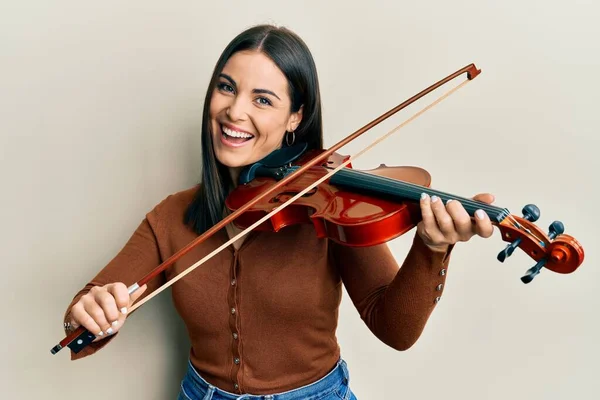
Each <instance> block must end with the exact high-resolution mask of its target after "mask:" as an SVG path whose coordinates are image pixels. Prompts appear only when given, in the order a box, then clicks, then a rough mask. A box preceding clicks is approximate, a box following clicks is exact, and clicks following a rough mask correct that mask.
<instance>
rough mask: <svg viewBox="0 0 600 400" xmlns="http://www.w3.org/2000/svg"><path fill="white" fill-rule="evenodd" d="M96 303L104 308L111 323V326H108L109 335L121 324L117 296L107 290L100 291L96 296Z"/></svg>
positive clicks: (105, 314) (107, 319)
mask: <svg viewBox="0 0 600 400" xmlns="http://www.w3.org/2000/svg"><path fill="white" fill-rule="evenodd" d="M95 300H96V303H97V304H98V305H99V306H100V308H102V311H103V312H104V316H105V318H106V321H107V322H108V323H110V326H109V327H108V328H106V333H108V334H109V335H110V334H111V333H113V331H114V328H115V327H116V326H117V325H119V321H118V319H119V315H120V314H119V310H117V303H116V302H115V298H114V297H113V295H112V294H111V293H109V292H108V291H107V290H103V291H101V292H98V293H97V294H96V297H95Z"/></svg>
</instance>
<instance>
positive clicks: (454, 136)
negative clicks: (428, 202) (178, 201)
mask: <svg viewBox="0 0 600 400" xmlns="http://www.w3.org/2000/svg"><path fill="white" fill-rule="evenodd" d="M598 15H600V5H599V3H598V2H593V1H564V0H561V1H533V0H519V1H517V0H506V1H501V2H500V1H492V0H487V1H481V0H478V1H474V0H469V1H458V2H457V1H453V2H445V1H437V2H432V1H410V2H409V1H388V2H383V1H374V0H372V1H368V2H364V1H360V2H350V1H310V2H308V1H302V2H282V1H260V2H241V1H240V2H216V1H215V2H201V1H176V2H167V1H162V2H161V1H150V0H145V1H126V2H121V1H102V2H93V3H92V2H76V1H52V2H50V1H12V2H4V4H3V5H2V7H1V11H0V89H1V91H0V115H1V118H0V128H1V129H0V167H1V168H0V178H1V190H2V195H1V196H0V201H1V207H0V217H1V218H0V221H1V222H2V229H1V230H0V232H1V235H2V237H1V239H2V240H1V242H0V243H1V244H2V255H3V258H4V261H3V268H2V271H3V277H2V279H1V280H0V285H1V286H0V288H1V290H0V296H1V304H2V319H1V320H2V329H1V330H2V333H1V334H0V335H1V336H0V337H1V338H2V346H1V352H2V357H1V360H2V373H1V374H0V379H1V380H2V385H1V387H2V389H1V392H2V398H7V399H8V398H10V399H17V398H18V399H38V398H44V399H63V400H66V399H90V400H91V399H102V400H105V399H132V398H135V399H174V398H175V396H176V394H177V391H178V388H179V381H180V379H181V378H182V375H183V373H184V370H185V367H186V361H187V354H188V342H187V338H186V336H185V329H184V327H183V326H182V323H181V322H180V320H179V318H178V316H177V315H176V313H175V311H174V309H173V307H172V304H171V300H170V291H166V292H164V293H163V294H161V295H160V296H158V297H157V298H155V299H152V300H151V301H150V302H148V303H146V304H145V305H144V306H143V307H142V308H141V309H140V310H139V311H138V312H137V313H136V315H134V316H133V317H132V318H131V319H130V320H129V321H128V322H127V324H126V325H125V327H124V329H123V330H122V331H121V333H120V335H119V337H118V338H117V339H116V340H114V341H113V343H112V344H111V345H110V346H108V347H107V348H105V349H103V350H102V351H100V352H99V353H97V354H96V355H94V356H92V357H88V358H86V359H84V360H81V361H77V362H71V361H70V359H69V354H68V350H63V351H61V352H60V353H58V354H57V355H54V356H52V355H51V354H50V351H49V350H50V348H51V347H52V346H54V345H55V344H56V343H57V342H58V341H59V340H61V339H62V338H63V337H64V334H63V330H62V316H63V313H64V310H65V307H66V305H67V304H68V303H69V301H70V300H71V298H72V296H73V295H74V294H75V293H76V292H77V291H78V290H79V289H80V288H81V287H82V286H83V285H84V284H85V283H86V282H87V281H88V280H89V279H90V278H91V277H92V276H93V275H94V274H95V273H96V272H97V271H98V270H99V269H100V268H102V267H103V266H104V265H105V264H106V263H107V262H108V261H109V260H110V259H111V258H112V257H113V256H114V255H115V254H116V253H117V252H118V251H119V250H120V248H121V247H122V246H123V244H124V243H125V241H126V240H127V239H128V238H129V236H130V235H131V233H132V232H133V230H134V229H135V227H136V226H137V225H138V223H139V221H140V220H141V219H142V218H143V217H144V214H145V213H146V212H147V211H148V210H150V209H151V208H152V207H153V206H154V205H155V204H157V203H158V202H159V201H160V200H162V199H163V198H164V197H166V196H167V195H169V194H171V193H174V192H176V191H179V190H182V189H185V188H188V187H190V186H191V185H193V184H194V183H196V181H197V180H198V178H199V172H200V122H201V111H202V102H203V97H204V94H205V90H206V85H207V83H208V79H209V76H210V73H211V71H212V68H213V66H214V64H215V62H216V60H217V58H218V56H219V54H220V52H221V51H222V49H223V48H224V46H225V45H226V44H227V42H229V41H230V40H231V39H232V38H233V37H234V36H235V35H236V34H237V33H239V32H240V31H242V30H243V29H245V28H246V27H248V26H250V25H253V24H256V23H263V22H273V23H276V24H280V25H285V26H288V27H290V28H292V29H293V30H295V31H296V32H297V33H298V34H300V35H301V36H302V37H303V38H304V39H305V41H306V42H307V44H308V45H309V47H310V48H311V50H312V52H313V54H314V57H315V60H316V62H317V65H318V69H319V74H320V80H321V85H322V86H321V89H322V95H323V101H324V118H325V122H324V123H325V140H326V146H331V145H333V144H335V143H336V142H338V141H339V140H341V139H342V138H343V137H345V136H347V135H348V134H350V133H352V132H354V131H355V130H356V129H358V128H360V127H362V126H363V125H365V124H366V123H368V122H370V121H371V120H373V119H374V118H376V117H377V116H379V115H380V114H382V113H383V112H385V111H387V110H389V109H390V108H392V107H394V106H396V105H397V104H399V103H401V102H402V101H404V100H405V99H407V98H409V97H411V96H412V95H414V94H415V93H417V92H419V91H420V90H422V89H424V88H425V87H427V86H429V85H430V84H432V83H434V82H436V81H438V80H439V79H442V78H444V77H445V76H447V75H449V74H450V73H453V72H454V71H456V70H458V69H460V68H462V67H463V66H465V65H467V64H469V63H472V62H473V63H475V64H476V65H477V67H479V68H481V69H482V74H481V75H480V76H478V77H477V78H476V79H475V80H473V81H472V82H469V84H467V85H466V86H465V87H463V88H462V89H460V90H459V91H457V92H456V93H454V94H453V95H452V96H450V97H449V98H447V99H446V100H445V101H443V102H442V103H441V104H439V105H438V106H436V107H435V108H433V109H432V110H430V111H428V112H426V113H425V114H424V115H422V116H421V117H420V118H418V119H417V120H416V121H414V122H413V123H411V124H409V125H408V126H406V127H405V128H403V129H401V130H400V131H399V132H397V133H395V134H394V135H393V136H392V137H390V138H388V139H387V140H385V141H384V142H383V143H381V144H379V145H378V146H377V147H375V148H373V149H372V150H371V151H369V152H368V153H366V154H364V155H363V156H361V157H360V158H359V159H357V160H356V161H355V162H354V167H355V168H364V169H366V168H373V167H376V166H378V165H379V164H380V163H386V164H388V165H416V166H420V167H422V168H425V169H426V170H428V171H429V172H430V173H431V174H432V177H433V186H434V187H436V188H437V189H441V190H445V191H448V192H451V193H454V194H457V195H462V196H469V197H470V196H472V195H474V194H476V193H478V192H491V193H494V194H495V195H496V205H499V206H502V207H508V208H509V209H510V210H511V211H512V212H513V213H515V214H516V215H521V214H520V212H521V208H522V207H523V206H524V205H525V204H527V203H535V204H537V205H538V206H539V207H540V209H541V218H540V220H539V221H538V225H539V226H540V227H542V228H543V229H544V230H546V229H547V226H548V225H549V224H550V223H551V222H552V221H553V220H555V219H557V220H561V221H563V222H564V224H565V226H566V233H569V234H572V235H574V236H575V237H576V238H577V239H578V240H579V241H580V242H581V243H582V245H583V246H584V249H585V251H586V258H585V262H584V264H583V266H582V267H581V268H580V269H579V270H578V271H576V272H575V273H573V274H571V275H559V274H555V273H552V272H550V271H548V270H544V271H542V273H541V274H540V275H539V276H538V277H537V278H536V279H535V280H534V282H533V283H531V284H529V285H524V284H522V283H521V281H520V280H519V278H520V276H521V275H522V274H523V273H524V272H525V271H526V270H527V269H528V268H530V267H531V266H532V265H533V264H534V262H533V260H532V259H530V258H529V257H528V256H526V255H525V253H523V252H522V251H521V250H517V252H515V254H514V255H513V256H512V257H511V258H510V259H509V260H508V261H507V262H506V263H505V264H501V263H499V262H498V261H497V260H496V255H497V253H498V252H499V251H500V250H501V249H502V248H504V246H505V243H504V242H503V241H502V240H500V239H501V237H500V235H499V233H498V231H497V230H496V232H495V234H494V236H493V237H492V238H490V239H487V240H483V239H480V238H474V239H473V240H472V241H470V242H469V243H466V244H460V245H458V246H457V248H456V249H455V251H454V253H453V256H452V261H451V265H450V269H449V275H448V279H447V285H446V289H445V292H444V296H443V299H442V301H441V302H440V303H439V304H438V306H437V308H436V310H435V311H434V313H433V315H432V317H431V319H430V321H429V323H428V325H427V326H426V329H425V331H424V333H423V335H422V336H421V338H420V340H419V341H418V342H417V343H416V344H415V346H414V347H412V348H411V349H409V350H408V351H406V352H396V351H394V350H392V349H391V348H388V347H386V346H385V345H384V344H382V343H381V342H379V341H378V340H377V339H376V338H375V337H374V336H373V335H372V334H371V333H370V332H369V331H368V330H367V328H366V326H365V325H364V323H363V322H362V321H361V320H360V318H359V316H358V314H357V312H356V310H355V309H354V307H353V306H352V304H351V302H350V301H349V299H348V298H347V297H346V296H345V297H344V299H343V304H342V308H341V313H340V326H339V331H338V336H339V341H340V343H341V347H342V352H343V356H344V358H345V359H346V360H347V361H348V364H349V366H350V371H351V385H352V388H353V389H354V391H355V393H356V394H357V396H358V398H359V399H431V398H445V399H498V400H500V399H502V400H504V399H528V400H533V399H545V400H550V399H571V398H573V399H579V400H583V399H593V398H597V397H596V396H598V391H599V389H600V384H599V383H598V382H599V380H598V377H597V375H598V372H599V371H600V369H599V367H598V360H599V359H600V345H599V344H598V337H599V336H600V323H599V322H598V307H599V306H600V301H599V300H598V299H599V296H598V289H597V288H598V281H599V279H600V272H599V269H598V265H597V264H598V256H597V253H596V248H597V244H598V223H599V222H600V219H599V218H598V211H597V208H598V206H597V198H598V195H599V194H600V190H599V186H598V179H597V178H596V177H595V173H597V172H598V171H600V168H599V167H600V162H599V161H598V159H597V158H596V157H597V155H598V150H599V139H598V127H599V125H600V124H599V123H600V116H599V115H600V112H598V110H597V108H598V104H600V102H599V100H600V98H599V90H598V89H599V86H600V85H599V79H598V77H597V73H598V70H599V68H598V67H600V51H599V50H600V49H599V45H598V38H599V37H600V27H599V25H598V24H597V17H598ZM462 80H464V76H463V77H461V78H459V79H457V80H455V81H453V83H452V84H450V85H448V86H446V87H445V88H444V90H438V91H436V92H435V93H434V95H433V96H428V97H427V99H424V100H422V101H420V102H418V103H416V104H415V105H414V106H411V107H410V108H409V109H406V110H404V111H402V112H400V113H398V114H397V115H396V116H394V117H393V118H392V119H390V120H389V121H387V122H385V123H382V124H380V125H379V126H377V127H376V128H374V129H372V130H371V131H369V132H367V133H366V134H364V135H363V136H362V137H361V138H360V139H358V140H356V141H355V142H353V143H351V144H350V145H349V146H347V147H346V148H344V151H343V152H344V153H346V154H354V153H356V152H357V151H359V150H360V149H361V148H363V147H364V146H365V145H367V144H368V143H370V142H371V141H372V140H374V139H376V138H377V137H379V136H380V135H381V134H384V133H385V132H386V131H387V130H389V129H391V128H393V127H394V126H396V125H398V124H400V123H401V122H402V121H404V120H405V119H406V118H408V117H409V116H410V115H412V114H411V113H412V112H416V111H418V110H419V109H420V108H421V107H423V106H425V105H426V104H427V100H433V99H434V98H435V97H436V96H437V95H440V94H442V93H443V92H444V91H445V89H448V88H450V87H453V86H455V85H456V84H457V83H459V82H461V81H462ZM413 235H414V231H411V232H410V233H409V234H407V235H405V236H403V237H401V238H399V239H397V240H394V241H392V242H390V246H391V248H392V250H393V252H394V254H395V255H396V256H397V258H398V260H399V262H401V261H402V260H403V258H404V256H405V254H406V252H407V251H408V248H409V247H408V246H409V244H410V241H411V239H412V237H413ZM374 267H376V266H374ZM199 290H201V288H199ZM274 317H275V316H274Z"/></svg>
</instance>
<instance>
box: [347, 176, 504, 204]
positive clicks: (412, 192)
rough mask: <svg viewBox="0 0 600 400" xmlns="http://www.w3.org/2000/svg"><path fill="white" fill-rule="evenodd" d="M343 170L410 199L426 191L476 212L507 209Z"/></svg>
mask: <svg viewBox="0 0 600 400" xmlns="http://www.w3.org/2000/svg"><path fill="white" fill-rule="evenodd" d="M343 172H344V175H348V176H351V177H352V178H353V179H354V180H356V181H358V182H363V183H365V184H367V183H372V182H373V181H376V182H377V183H380V184H382V185H383V186H384V187H386V188H388V189H390V190H392V191H393V192H394V193H398V192H399V193H400V194H401V195H404V196H406V197H408V198H409V199H410V200H419V198H420V196H421V193H423V192H425V193H427V194H429V195H436V196H438V197H439V198H440V199H442V200H449V199H453V200H457V201H459V202H460V203H461V204H463V205H466V208H468V209H469V210H467V211H471V212H474V211H475V210H476V209H477V208H481V209H483V210H484V211H486V212H488V214H492V213H497V214H502V213H503V212H505V211H506V210H505V209H503V208H500V207H497V206H494V205H491V204H489V203H485V202H479V201H477V200H473V199H468V198H464V197H459V196H454V195H452V194H449V193H446V192H442V191H439V190H435V189H431V188H428V187H426V186H421V185H417V184H414V183H411V182H403V181H397V180H394V179H392V178H389V177H386V176H380V175H376V174H371V173H369V172H365V171H358V170H353V169H350V168H348V169H346V170H344V171H343ZM340 173H341V172H338V174H340Z"/></svg>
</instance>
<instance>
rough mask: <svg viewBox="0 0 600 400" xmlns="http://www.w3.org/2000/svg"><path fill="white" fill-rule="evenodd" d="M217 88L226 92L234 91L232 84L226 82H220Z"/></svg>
mask: <svg viewBox="0 0 600 400" xmlns="http://www.w3.org/2000/svg"><path fill="white" fill-rule="evenodd" d="M217 88H218V89H219V90H221V91H224V92H229V93H233V88H232V87H231V85H228V84H227V83H225V82H219V84H218V85H217Z"/></svg>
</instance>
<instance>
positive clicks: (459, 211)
mask: <svg viewBox="0 0 600 400" xmlns="http://www.w3.org/2000/svg"><path fill="white" fill-rule="evenodd" d="M446 210H447V211H448V214H449V215H450V217H451V218H452V221H453V222H454V229H455V230H456V233H457V234H458V238H459V239H460V240H461V241H467V240H469V238H471V236H473V230H474V229H473V221H472V220H471V216H470V215H469V213H468V212H467V210H465V208H464V207H463V205H462V204H461V203H460V202H459V201H457V200H453V199H451V200H449V201H448V202H447V203H446Z"/></svg>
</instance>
